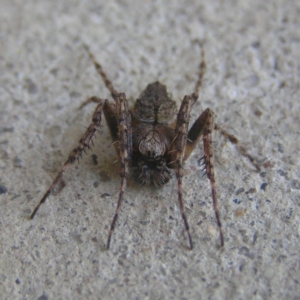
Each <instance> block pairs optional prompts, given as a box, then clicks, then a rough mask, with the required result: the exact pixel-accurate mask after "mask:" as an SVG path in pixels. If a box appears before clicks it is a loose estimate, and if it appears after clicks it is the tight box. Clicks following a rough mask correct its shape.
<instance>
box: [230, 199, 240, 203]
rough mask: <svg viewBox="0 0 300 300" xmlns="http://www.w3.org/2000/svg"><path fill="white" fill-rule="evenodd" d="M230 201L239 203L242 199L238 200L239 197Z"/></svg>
mask: <svg viewBox="0 0 300 300" xmlns="http://www.w3.org/2000/svg"><path fill="white" fill-rule="evenodd" d="M232 201H233V202H234V203H236V204H240V203H241V202H242V200H240V199H233V200H232Z"/></svg>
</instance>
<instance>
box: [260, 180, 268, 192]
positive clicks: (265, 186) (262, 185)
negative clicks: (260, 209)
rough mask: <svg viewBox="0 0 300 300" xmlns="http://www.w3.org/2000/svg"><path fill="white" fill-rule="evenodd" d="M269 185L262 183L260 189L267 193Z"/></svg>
mask: <svg viewBox="0 0 300 300" xmlns="http://www.w3.org/2000/svg"><path fill="white" fill-rule="evenodd" d="M267 185H268V184H267V183H266V182H264V183H262V184H261V186H260V189H261V190H263V191H265V190H266V188H267Z"/></svg>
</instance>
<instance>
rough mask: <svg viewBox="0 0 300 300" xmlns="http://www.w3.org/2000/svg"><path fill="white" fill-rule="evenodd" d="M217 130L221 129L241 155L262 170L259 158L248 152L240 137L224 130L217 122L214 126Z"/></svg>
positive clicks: (222, 133) (258, 169)
mask: <svg viewBox="0 0 300 300" xmlns="http://www.w3.org/2000/svg"><path fill="white" fill-rule="evenodd" d="M214 129H215V130H217V131H219V132H220V133H221V135H223V136H224V137H225V138H226V139H228V140H229V141H230V143H232V144H234V145H235V146H236V148H237V149H238V151H239V152H240V154H241V155H243V156H245V157H247V158H248V160H249V161H250V163H251V164H252V165H253V166H254V167H255V168H256V170H257V171H260V165H259V163H258V162H257V160H256V159H255V158H254V157H253V156H252V155H251V154H249V153H248V151H247V149H246V148H245V147H244V146H242V145H241V143H240V141H239V140H238V138H236V137H235V136H234V135H232V134H230V133H229V132H227V131H226V130H224V129H223V128H222V127H220V126H219V125H218V124H215V127H214Z"/></svg>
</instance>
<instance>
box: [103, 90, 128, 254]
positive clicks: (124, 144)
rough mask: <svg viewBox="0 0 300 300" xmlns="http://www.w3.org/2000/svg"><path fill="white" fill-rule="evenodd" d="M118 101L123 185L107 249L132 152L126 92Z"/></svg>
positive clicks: (121, 94) (121, 198)
mask: <svg viewBox="0 0 300 300" xmlns="http://www.w3.org/2000/svg"><path fill="white" fill-rule="evenodd" d="M115 101H116V115H117V119H118V126H119V128H118V133H119V156H120V160H121V173H120V177H121V186H120V192H119V199H118V203H117V207H116V211H115V215H114V217H113V220H112V222H111V226H110V231H109V234H108V239H107V249H109V246H110V241H111V236H112V233H113V231H114V229H115V225H116V222H117V219H118V215H119V210H120V207H121V204H122V201H123V197H124V193H125V190H126V184H127V175H128V173H129V162H130V158H131V152H132V137H131V135H132V130H131V117H130V112H129V109H128V103H127V99H126V96H125V94H124V93H120V94H117V95H116V97H115Z"/></svg>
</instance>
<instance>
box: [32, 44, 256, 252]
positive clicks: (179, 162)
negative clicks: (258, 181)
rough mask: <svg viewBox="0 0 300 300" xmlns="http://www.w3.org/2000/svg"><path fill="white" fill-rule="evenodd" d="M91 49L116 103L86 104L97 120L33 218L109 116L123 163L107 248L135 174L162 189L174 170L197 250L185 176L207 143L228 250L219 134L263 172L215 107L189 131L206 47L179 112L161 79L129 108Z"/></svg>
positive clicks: (206, 163)
mask: <svg viewBox="0 0 300 300" xmlns="http://www.w3.org/2000/svg"><path fill="white" fill-rule="evenodd" d="M85 48H86V50H87V52H88V53H89V56H90V58H91V60H92V61H93V63H94V65H95V68H96V70H97V71H98V73H99V74H100V76H101V77H102V79H103V81H104V84H105V86H106V87H107V89H108V90H109V91H110V94H111V96H112V98H113V99H114V102H113V103H110V102H109V101H108V100H103V99H101V98H98V97H91V98H89V99H88V100H87V101H85V102H84V103H83V104H82V105H81V107H83V106H85V105H86V104H88V103H90V102H94V103H97V107H96V109H95V111H94V114H93V117H92V123H91V124H90V126H89V127H88V128H87V130H86V132H85V133H84V135H83V136H82V138H81V139H80V140H79V143H78V145H77V146H76V147H75V148H74V149H73V150H72V152H71V153H70V155H69V158H68V159H67V161H66V162H65V163H64V165H63V166H62V168H61V170H60V171H59V172H58V174H57V176H56V177H55V179H54V181H53V183H52V184H51V186H50V187H49V188H48V190H47V191H46V193H45V195H44V196H43V197H42V199H41V200H40V202H39V204H38V205H37V206H36V208H35V209H34V211H33V213H32V214H31V217H30V218H31V219H33V218H34V216H35V214H36V212H37V211H38V209H39V207H40V206H41V204H42V203H44V202H45V201H46V199H47V198H48V196H49V195H50V194H51V192H52V191H53V190H54V189H55V187H56V186H57V185H58V184H59V182H60V181H61V179H62V176H63V174H64V172H65V171H66V170H67V169H68V167H69V166H70V165H71V164H72V163H74V162H75V161H76V160H79V159H80V158H81V156H82V154H83V152H84V153H85V152H86V150H87V149H91V144H92V139H93V137H94V135H95V133H96V132H97V131H98V130H99V129H100V124H101V119H102V112H103V114H104V117H105V119H106V122H107V125H108V128H109V131H110V135H111V138H112V140H113V142H114V146H115V149H116V151H117V153H118V155H119V159H120V163H121V172H120V177H121V186H120V191H119V198H118V203H117V207H116V211H115V215H114V217H113V219H112V222H111V226H110V231H109V234H108V240H107V249H108V248H109V246H110V242H111V236H112V233H113V231H114V229H115V225H116V222H117V219H118V215H119V211H120V207H121V204H122V201H123V197H124V193H125V190H126V182H127V179H128V176H133V177H134V179H135V180H137V181H138V182H139V183H141V184H142V185H150V184H152V185H155V186H161V185H164V184H166V183H167V182H168V181H169V180H170V178H171V175H172V173H173V172H172V171H173V170H174V171H175V174H176V178H177V183H178V202H179V207H180V212H181V215H182V219H183V222H184V226H185V229H186V232H187V235H188V239H189V246H190V248H191V249H192V248H193V242H192V237H191V234H190V229H189V224H188V220H187V217H186V214H185V212H184V201H183V196H182V189H183V188H182V178H183V164H184V162H185V161H186V160H187V159H188V158H189V156H190V155H191V153H192V152H193V150H194V149H195V146H196V145H197V144H198V143H199V142H200V141H202V142H203V148H204V154H203V156H202V157H201V158H200V160H199V161H202V164H203V165H204V171H205V173H206V175H207V177H208V179H209V181H210V185H211V191H212V200H213V207H214V211H215V215H216V219H217V224H218V229H219V235H220V243H221V246H223V245H224V237H223V231H222V225H221V219H220V214H219V209H218V205H217V196H216V180H215V172H214V162H213V160H214V152H213V146H212V133H213V131H214V130H217V131H219V132H220V133H221V135H223V136H224V137H225V138H227V139H228V140H229V141H230V142H231V143H233V144H235V145H236V147H237V149H238V150H239V152H240V153H241V154H242V155H243V156H245V157H247V158H248V159H249V160H250V162H251V163H252V164H253V165H254V166H255V167H256V169H257V170H259V165H258V164H257V162H256V161H255V159H254V158H253V157H252V156H251V155H250V154H249V153H248V152H247V150H246V149H245V147H243V146H242V145H241V144H240V142H239V140H238V139H237V138H236V137H235V136H233V135H232V134H230V133H228V132H227V131H225V130H224V129H222V128H221V127H220V126H219V125H217V124H216V123H215V121H214V119H215V114H214V112H213V111H212V110H211V109H210V108H207V109H206V110H205V111H203V112H202V113H201V115H200V116H199V117H198V118H197V119H196V121H195V122H194V124H193V125H192V126H191V128H190V129H189V121H190V113H191V110H192V108H193V105H194V104H195V102H196V101H197V100H198V98H199V90H200V87H201V84H202V81H203V75H204V71H205V66H206V64H205V59H204V51H203V48H201V57H202V59H201V63H200V66H199V75H198V79H197V82H196V85H195V88H194V92H193V93H192V94H190V95H187V96H184V98H183V100H182V102H181V106H180V108H179V111H177V108H176V103H175V101H173V100H172V99H171V98H170V97H169V95H168V93H167V89H166V86H165V85H163V84H161V83H160V82H158V81H157V82H154V83H152V84H149V85H148V86H147V87H146V89H145V90H144V91H143V92H142V93H141V95H140V97H139V98H138V99H137V100H136V102H135V105H134V107H133V109H129V108H128V100H127V98H126V95H125V93H119V92H118V91H117V90H116V89H115V88H114V86H113V84H112V82H111V81H110V80H109V79H108V77H107V75H106V73H105V72H104V71H103V69H102V66H101V65H100V64H99V63H98V62H97V61H96V60H95V58H94V56H93V55H92V53H91V52H90V51H89V49H88V47H87V46H86V47H85ZM176 115H177V117H176V119H175V121H173V123H172V119H174V116H176Z"/></svg>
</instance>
